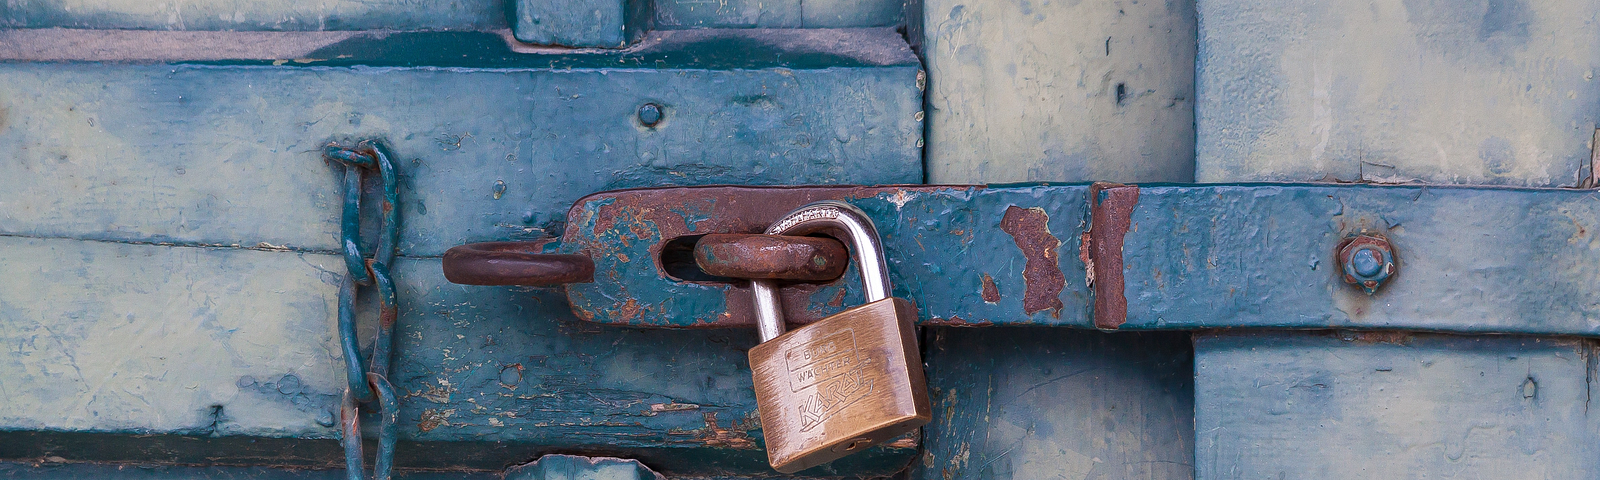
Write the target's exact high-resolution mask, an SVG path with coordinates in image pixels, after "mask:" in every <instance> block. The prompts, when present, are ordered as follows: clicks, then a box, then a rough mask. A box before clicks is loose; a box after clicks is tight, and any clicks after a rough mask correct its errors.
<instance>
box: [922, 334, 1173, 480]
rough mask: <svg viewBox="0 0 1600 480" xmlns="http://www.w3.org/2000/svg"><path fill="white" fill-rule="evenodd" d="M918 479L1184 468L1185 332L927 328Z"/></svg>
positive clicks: (1165, 479)
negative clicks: (926, 403) (926, 409)
mask: <svg viewBox="0 0 1600 480" xmlns="http://www.w3.org/2000/svg"><path fill="white" fill-rule="evenodd" d="M925 337H926V338H927V339H928V340H927V341H926V342H925V346H926V348H927V350H928V352H927V358H928V359H929V363H928V379H929V388H931V389H932V390H931V391H930V394H931V399H932V400H933V405H934V422H933V423H932V424H930V425H929V426H928V427H927V428H926V431H925V433H924V442H925V445H926V447H925V448H926V449H927V450H926V451H925V452H924V453H923V457H922V461H920V462H917V463H916V464H915V468H914V473H913V478H920V479H926V480H944V479H954V478H961V479H985V480H989V479H1017V480H1023V479H1044V478H1090V479H1102V478H1103V479H1119V478H1126V479H1136V478H1137V479H1151V480H1169V479H1173V480H1176V479H1190V478H1193V477H1194V452H1195V450H1194V442H1193V438H1194V417H1193V416H1192V415H1191V414H1192V413H1193V412H1194V409H1193V407H1194V404H1193V401H1194V383H1193V380H1194V377H1193V371H1194V370H1193V365H1192V362H1191V359H1192V358H1193V357H1192V352H1191V350H1190V343H1189V335H1188V334H1187V333H1172V332H1160V333H1113V334H1107V333H1100V332H1087V331H1082V330H1068V329H1039V328H990V329H981V330H975V329H963V328H950V327H933V328H929V329H928V330H927V335H926V336H925Z"/></svg>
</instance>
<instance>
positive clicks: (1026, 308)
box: [996, 205, 1067, 318]
mask: <svg viewBox="0 0 1600 480" xmlns="http://www.w3.org/2000/svg"><path fill="white" fill-rule="evenodd" d="M1000 230H1003V231H1005V232H1006V233H1008V234H1010V235H1011V238H1012V239H1013V240H1015V241H1016V242H1017V248H1019V249H1022V256H1023V258H1026V259H1027V263H1026V264H1024V265H1023V266H1022V283H1023V290H1022V311H1023V313H1026V314H1028V315H1033V314H1035V313H1039V312H1042V311H1045V310H1051V312H1050V315H1051V316H1053V317H1056V318H1061V309H1062V308H1063V305H1062V304H1061V290H1062V289H1064V288H1066V286H1067V277H1066V276H1065V275H1063V274H1062V273H1061V262H1060V261H1059V259H1058V258H1057V254H1056V250H1058V249H1060V248H1061V240H1060V239H1057V238H1056V236H1055V235H1052V234H1051V233H1050V215H1049V214H1046V213H1045V211H1044V209H1042V208H1038V207H1034V208H1022V207H1018V206H1016V205H1012V206H1010V207H1006V215H1005V217H1002V218H1001V219H1000ZM996 294H997V295H998V292H997V293H996Z"/></svg>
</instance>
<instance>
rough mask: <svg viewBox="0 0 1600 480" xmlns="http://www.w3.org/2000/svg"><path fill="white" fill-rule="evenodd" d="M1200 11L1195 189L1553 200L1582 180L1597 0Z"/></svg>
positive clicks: (1203, 3) (1236, 2) (1210, 0)
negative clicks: (1336, 186) (1551, 192)
mask: <svg viewBox="0 0 1600 480" xmlns="http://www.w3.org/2000/svg"><path fill="white" fill-rule="evenodd" d="M1195 5H1196V7H1197V10H1198V12H1199V55H1198V57H1197V60H1196V74H1195V82H1196V88H1195V90H1196V93H1197V95H1198V98H1197V101H1196V103H1195V128H1196V137H1197V142H1196V152H1197V157H1198V159H1197V162H1196V167H1195V170H1196V177H1197V178H1198V180H1199V181H1202V182H1241V181H1321V180H1324V179H1328V178H1335V179H1340V180H1346V181H1354V180H1363V181H1379V182H1397V181H1400V182H1403V181H1421V182H1428V183H1451V184H1496V185H1526V186H1562V185H1575V184H1577V182H1578V180H1579V176H1580V172H1582V171H1585V170H1588V165H1587V164H1588V162H1589V158H1590V153H1591V150H1592V148H1593V145H1592V144H1591V141H1592V139H1593V136H1594V130H1595V127H1596V118H1595V114H1594V112H1595V106H1596V105H1597V104H1600V83H1596V82H1595V81H1594V76H1595V72H1596V69H1597V68H1600V37H1597V36H1596V35H1594V26H1595V24H1596V23H1597V22H1600V16H1597V13H1596V12H1600V8H1596V7H1597V6H1600V4H1597V3H1596V2H1594V1H1593V0H1556V1H1537V2H1534V1H1523V0H1507V1H1499V0H1496V1H1478V2H1469V3H1465V4H1463V3H1459V2H1435V1H1415V0H1379V1H1375V2H1368V1H1333V2H1328V1H1323V0H1290V1H1284V2H1256V1H1251V0H1198V1H1196V2H1195ZM1585 173H1587V172H1585Z"/></svg>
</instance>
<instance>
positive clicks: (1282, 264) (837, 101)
mask: <svg viewBox="0 0 1600 480" xmlns="http://www.w3.org/2000/svg"><path fill="white" fill-rule="evenodd" d="M1313 3H1316V2H1299V3H1294V2H1291V3H1289V4H1273V5H1258V4H1252V3H1250V2H1231V1H1229V0H1198V1H1194V2H1188V1H1183V0H1174V1H1167V2H1144V3H1138V2H1131V3H1130V2H1115V1H1097V2H1043V3H1041V2H1028V1H982V2H976V3H974V2H951V1H920V2H899V1H880V0H873V1H867V2H832V3H830V2H756V1H740V0H736V1H725V2H712V3H707V2H694V1H684V0H656V1H647V0H607V1H599V0H571V1H561V2H533V1H514V2H513V1H507V2H501V1H491V0H475V1H463V2H449V3H442V4H438V5H425V6H424V5H415V4H412V3H409V2H389V1H380V2H330V3H319V4H316V5H309V4H301V3H296V2H266V3H257V4H251V5H236V4H233V3H221V2H214V1H211V0H190V1H184V2H174V3H165V4H157V5H146V4H143V3H139V2H132V3H120V2H112V3H98V4H87V3H82V2H72V1H33V2H20V3H19V2H12V3H10V4H8V5H6V6H3V7H0V25H4V26H6V27H9V29H7V30H0V39H3V40H0V58H4V59H5V61H4V62H3V63H0V158H3V159H6V160H4V162H3V165H6V167H4V169H3V171H4V172H5V173H7V174H6V175H0V271H3V272H5V275H4V277H5V280H4V281H3V282H0V344H3V345H6V347H5V348H4V349H3V350H0V352H3V353H0V358H3V359H4V361H0V397H4V401H3V402H0V459H3V460H4V461H5V463H0V472H4V473H5V474H6V475H10V476H17V477H27V478H36V477H44V478H50V477H84V476H97V477H100V476H103V477H118V478H120V477H151V478H172V477H192V476H206V477H213V476H223V477H246V478H284V477H295V478H299V477H319V478H320V477H327V478H335V477H340V476H343V475H344V474H345V472H343V471H342V470H340V468H342V467H343V466H344V459H343V458H342V454H343V450H342V449H341V448H340V446H339V440H338V439H339V438H340V437H341V434H340V431H339V414H340V412H339V406H340V402H341V392H342V390H343V389H344V386H345V380H344V378H345V372H344V370H343V369H344V364H343V360H342V358H343V354H342V353H341V352H340V346H339V338H340V337H339V335H340V333H339V330H338V327H337V322H336V317H337V316H338V311H339V284H340V283H342V282H343V275H344V272H345V271H346V266H345V263H344V261H343V260H342V259H341V258H340V256H339V252H340V250H341V248H343V245H341V244H340V241H339V231H340V209H341V203H342V202H341V197H342V195H343V193H342V191H341V188H342V185H341V181H340V180H341V178H342V177H341V176H342V175H343V174H344V170H343V168H342V167H341V166H339V165H338V164H337V163H333V162H330V161H328V160H327V159H325V158H324V147H326V146H328V145H330V144H332V145H341V146H350V145H355V144H357V143H358V142H378V143H380V144H382V145H385V146H386V147H387V149H388V150H389V151H390V152H391V155H392V156H393V159H394V160H395V168H394V169H395V171H396V173H397V174H398V178H397V187H398V189H399V192H400V193H399V197H398V201H397V202H395V204H394V205H393V206H394V208H395V210H396V211H397V212H398V219H399V226H400V230H399V235H398V239H399V241H398V248H397V251H398V258H397V259H396V260H395V261H394V264H393V265H391V267H392V271H393V276H394V280H395V290H396V299H397V302H398V303H397V313H398V320H397V323H396V324H397V327H396V328H397V330H396V334H395V339H396V343H395V345H396V347H395V348H396V350H395V353H394V359H393V366H392V369H393V370H392V372H391V373H390V375H389V376H388V377H389V380H390V381H391V382H392V383H393V384H394V385H395V387H396V391H397V393H398V396H399V398H398V409H399V410H398V419H399V422H398V427H399V428H398V429H397V435H398V440H399V443H398V448H397V451H396V452H395V455H394V459H395V462H396V463H395V464H396V467H397V473H398V476H401V477H406V478H480V477H481V478H502V477H503V478H569V477H565V476H562V475H568V476H573V475H591V476H603V477H604V478H651V477H653V476H654V475H656V474H657V473H659V474H664V475H666V476H669V477H674V478H676V477H685V478H710V477H714V478H747V477H766V476H773V475H776V473H775V472H773V471H771V470H770V468H768V466H767V465H766V463H765V454H764V453H763V450H762V446H763V444H762V436H761V433H762V432H761V429H760V425H759V422H758V420H757V419H758V417H757V416H756V415H755V405H754V397H753V394H752V392H751V386H750V385H751V382H750V372H749V369H748V366H747V365H746V363H745V351H746V350H747V349H748V348H749V347H750V346H752V345H754V344H755V342H756V335H755V331H754V329H753V328H690V329H684V328H683V327H700V326H706V325H702V324H719V323H727V324H736V323H738V321H735V320H738V319H739V317H738V314H737V308H736V306H735V305H733V303H734V302H736V300H735V296H736V295H737V294H740V293H739V291H738V290H737V288H738V287H735V286H731V285H734V284H732V283H725V284H719V283H717V282H704V281H699V280H703V279H685V278H678V277H675V276H674V275H692V274H693V271H692V269H691V270H673V271H668V270H667V268H668V267H659V268H658V265H666V264H665V263H662V262H665V261H664V260H661V259H662V258H664V257H662V256H661V253H660V248H661V247H660V245H659V243H662V242H666V241H668V240H672V239H673V238H683V239H688V240H685V241H689V242H691V245H689V246H691V247H692V239H693V238H698V236H699V235H703V234H708V233H727V232H732V231H740V232H744V230H740V229H745V230H747V229H748V227H749V226H748V225H742V226H739V227H738V228H735V226H734V225H736V224H737V221H743V222H746V223H749V222H754V221H755V220H754V218H755V215H756V213H746V214H739V215H735V214H730V213H728V212H730V211H734V210H730V209H729V207H728V205H730V201H729V200H727V199H730V198H738V199H742V200H740V201H743V202H747V203H760V202H763V201H765V202H769V203H770V205H767V207H768V208H769V209H773V208H778V207H777V206H776V205H779V204H780V203H781V202H784V201H791V200H794V199H797V198H799V197H800V196H804V195H813V194H815V195H847V196H850V197H849V198H852V199H853V200H852V202H854V203H856V204H857V205H858V206H861V207H862V208H864V209H866V210H867V211H868V212H869V213H871V214H872V215H873V216H874V219H875V221H878V222H879V223H880V224H882V225H884V231H885V235H886V237H889V239H890V240H889V243H890V248H889V252H890V255H891V257H894V256H897V255H898V257H899V258H898V261H899V266H897V267H896V268H895V269H893V270H892V271H893V273H895V274H896V276H897V278H895V282H896V286H897V289H898V290H897V292H901V293H903V294H904V296H908V297H909V298H910V299H911V300H913V301H914V302H917V303H919V306H920V307H921V308H922V311H923V314H924V318H923V324H924V328H923V334H922V342H923V343H922V345H923V350H924V351H923V358H924V359H925V364H926V365H925V367H926V373H927V376H928V381H929V386H930V392H929V393H930V395H931V398H932V399H933V404H934V412H935V420H934V422H933V423H931V424H930V425H928V426H927V427H926V428H925V429H924V430H923V431H922V432H921V434H920V435H914V436H909V437H906V438H903V439H902V440H900V441H896V442H893V443H890V444H887V445H883V446H879V447H874V448H872V449H870V450H869V451H867V452H864V453H861V454H857V455H854V456H851V457H847V458H846V459H844V460H840V461H838V462H834V463H833V464H829V465H825V466H822V467H817V468H815V469H812V470H808V471H805V472H802V473H801V475H802V476H807V477H867V478H872V477H896V478H925V479H953V478H1017V479H1025V478H1197V477H1198V478H1205V479H1232V478H1434V477H1445V478H1455V477H1470V478H1591V477H1595V476H1596V475H1597V474H1596V473H1595V472H1597V471H1600V469H1597V468H1596V467H1595V466H1594V465H1592V463H1593V462H1594V460H1593V459H1594V458H1596V456H1595V455H1594V453H1595V452H1594V447H1593V446H1592V445H1593V444H1594V442H1592V441H1588V440H1592V439H1593V437H1594V436H1595V432H1596V431H1597V430H1596V428H1595V427H1596V424H1595V422H1594V420H1592V419H1591V418H1590V417H1589V415H1588V413H1587V406H1588V403H1589V395H1588V392H1589V391H1590V390H1591V389H1592V387H1593V382H1595V380H1594V375H1593V374H1592V372H1593V370H1594V366H1593V365H1594V361H1595V360H1593V359H1594V358H1595V356H1594V355H1592V353H1593V350H1594V344H1593V341H1592V340H1589V337H1592V336H1594V335H1595V334H1596V331H1595V330H1596V326H1595V324H1593V320H1592V319H1593V318H1597V317H1600V311H1597V310H1600V307H1596V305H1600V301H1596V300H1597V299H1595V298H1593V297H1594V295H1593V294H1591V293H1588V292H1589V289H1588V288H1587V287H1588V286H1589V285H1592V284H1593V283H1592V282H1591V280H1593V279H1592V278H1590V277H1591V276H1592V274H1591V273H1589V272H1590V271H1592V269H1589V268H1587V266H1588V265H1589V264H1590V263H1591V262H1592V260H1594V259H1592V258H1590V257H1591V256H1592V255H1593V254H1594V253H1593V252H1594V251H1595V250H1594V249H1593V248H1592V245H1593V244H1594V240H1593V239H1592V238H1591V237H1590V235H1589V232H1590V231H1591V230H1592V226H1593V225H1591V220H1590V219H1592V218H1595V217H1594V215H1592V214H1593V213H1595V212H1594V211H1593V209H1594V207H1592V206H1591V205H1592V204H1593V199H1592V198H1591V194H1592V191H1591V190H1579V189H1569V188H1565V187H1581V188H1592V187H1594V186H1596V183H1595V182H1594V181H1593V178H1595V174H1594V173H1593V172H1594V169H1593V168H1592V161H1591V158H1592V154H1593V151H1594V138H1595V132H1596V124H1595V117H1594V115H1595V112H1596V111H1597V109H1596V107H1597V106H1596V99H1597V98H1600V88H1596V86H1595V84H1594V82H1593V76H1594V75H1593V72H1594V69H1595V67H1596V65H1595V64H1596V63H1600V57H1597V56H1596V55H1595V52H1596V51H1597V48H1600V38H1597V35H1596V34H1595V33H1594V29H1593V28H1592V26H1593V24H1594V22H1595V19H1594V14H1592V13H1581V12H1594V11H1596V9H1594V8H1586V7H1592V5H1588V4H1587V3H1584V2H1580V1H1571V2H1557V3H1549V4H1539V5H1534V4H1527V3H1517V2H1509V3H1508V2H1502V1H1487V2H1482V3H1475V4H1471V5H1465V6H1462V5H1455V4H1451V5H1442V4H1441V5H1428V4H1422V3H1417V2H1409V1H1408V2H1398V1H1381V2H1377V3H1372V4H1360V5H1357V4H1348V5H1346V4H1329V5H1325V4H1320V3H1318V4H1313ZM1196 180H1198V181H1200V182H1208V183H1225V185H1195V186H1188V185H1167V184H1166V182H1178V183H1188V182H1194V181H1196ZM1006 182H1122V183H1123V184H1127V185H1120V184H1095V185H1092V186H1091V185H1088V184H1050V185H1042V184H1025V185H1009V186H993V187H989V188H976V187H911V186H905V187H879V188H875V189H873V188H869V189H864V190H851V193H848V194H844V193H826V192H824V191H826V189H811V190H788V191H789V192H790V193H788V194H785V195H790V196H791V197H793V198H790V199H788V200H777V199H778V198H779V197H781V196H782V195H779V194H776V193H773V192H772V191H764V190H758V189H750V190H749V191H739V192H733V193H728V192H726V191H723V190H715V189H687V188H686V189H665V190H644V191H639V192H642V193H629V192H621V193H618V192H616V191H618V190H623V189H629V188H635V187H663V186H684V187H687V186H694V185H745V186H765V185H897V184H899V185H904V184H921V183H928V184H945V185H977V184H1001V183H1006ZM1230 182H1231V183H1230ZM1238 182H1280V183H1274V184H1270V185H1259V184H1239V183H1238ZM1292 182H1315V183H1292ZM1352 184H1362V185H1352ZM1389 184H1398V185H1389ZM1445 184H1450V185H1476V186H1485V185H1487V186H1497V187H1516V188H1502V189H1492V188H1465V189H1451V188H1437V187H1438V186H1441V185H1445ZM367 188H369V189H370V188H373V187H372V186H371V185H370V184H369V185H368V187H367ZM1541 188H1547V189H1541ZM734 190H738V189H734ZM601 192H604V193H601ZM795 192H802V193H795ZM805 192H813V193H805ZM814 192H824V193H814ZM597 193H598V194H597ZM592 194H597V195H592ZM629 195H634V196H633V197H630V196H629ZM641 198H642V199H643V200H638V199H641ZM719 199H720V200H719ZM630 202H631V203H630ZM719 202H720V203H719ZM586 208H587V209H588V210H584V209H586ZM569 209H572V210H571V211H572V212H579V213H582V212H588V215H589V216H588V217H583V216H572V215H569ZM735 210H736V209H735ZM757 210H760V209H756V210H752V211H751V212H756V211H757ZM376 212H377V209H376V208H374V207H371V206H369V207H367V216H369V217H370V216H374V215H375V214H376ZM769 213H770V212H769ZM779 213H781V212H779ZM585 218H587V219H588V221H583V219H585ZM574 219H578V220H577V221H575V220H574ZM1102 222H1109V223H1102ZM364 228H365V229H366V232H365V233H366V235H365V236H366V237H367V238H368V239H369V240H370V238H371V237H373V236H374V235H375V232H374V231H373V229H374V228H375V225H374V224H371V223H368V224H365V225H364ZM669 231H670V232H671V234H670V235H669V234H667V232H669ZM1112 232H1115V233H1114V234H1113V233H1112ZM744 233H748V232H744ZM1356 234H1371V235H1375V236H1381V237H1383V238H1384V241H1385V242H1391V243H1392V247H1393V255H1394V257H1395V258H1396V259H1397V261H1396V262H1391V263H1397V265H1398V272H1397V273H1396V274H1395V275H1394V277H1393V278H1392V279H1389V280H1387V281H1386V283H1385V284H1384V285H1383V286H1382V287H1381V288H1377V289H1376V291H1375V292H1372V293H1370V294H1369V293H1368V292H1364V291H1362V290H1361V289H1360V288H1359V287H1357V286H1353V285H1345V284H1344V283H1343V282H1341V281H1340V274H1339V271H1340V270H1341V269H1342V268H1343V267H1344V266H1343V265H1341V263H1342V262H1341V258H1340V248H1339V246H1340V245H1341V242H1342V241H1345V240H1347V239H1348V237H1349V236H1353V235H1356ZM1107 235H1110V236H1107ZM553 238H560V239H561V240H560V241H552V242H548V243H545V244H543V245H541V246H540V247H538V248H541V249H544V250H545V251H548V252H551V253H555V252H567V253H572V252H575V251H577V250H574V249H577V248H578V246H577V245H579V243H578V242H580V241H585V242H590V243H587V244H584V245H587V247H584V248H590V250H586V251H587V252H593V251H595V249H604V250H605V252H606V253H605V255H602V256H599V258H601V259H602V260H603V262H602V263H601V264H600V265H599V268H597V270H596V281H595V282H593V283H590V284H583V285H581V286H569V287H470V286H462V285H455V284H451V283H449V282H448V281H446V279H445V278H444V277H443V275H442V274H441V271H440V264H441V258H440V257H441V255H443V254H444V252H445V251H446V249H448V248H450V247H452V246H455V245H460V244H465V243H472V242H483V241H507V240H514V241H544V240H541V239H553ZM646 240H648V241H646ZM651 242H657V243H651ZM913 245H914V246H915V247H913ZM683 247H684V245H683V244H678V245H676V246H675V247H673V248H679V249H681V248H683ZM366 248H368V249H369V251H370V248H371V247H370V246H368V247H366ZM652 249H655V250H652ZM891 260H896V259H894V258H892V259H891ZM607 262H609V263H607ZM684 265H686V264H678V265H677V267H684ZM677 267H672V268H677ZM684 268H688V267H684ZM846 277H847V279H846V280H843V281H835V282H833V283H826V284H822V285H817V286H811V287H805V288H807V289H809V290H805V291H804V292H801V293H797V294H795V296H794V297H793V298H795V299H796V302H795V303H794V304H793V305H789V308H795V309H798V310H797V312H798V313H799V314H800V316H801V317H804V316H805V315H812V316H816V315H820V314H826V313H829V312H832V311H837V310H838V309H839V308H840V307H841V305H847V304H849V303H850V302H854V301H856V300H859V299H860V294H859V291H857V290H856V289H854V288H853V287H851V286H850V285H849V284H850V282H851V281H850V280H848V277H849V275H846ZM652 282H654V283H652ZM730 292H731V293H730ZM374 297H375V295H374V294H373V293H372V292H371V291H368V290H366V289H363V290H362V293H361V294H360V295H359V296H358V298H357V309H358V311H359V312H361V313H360V314H359V315H358V317H357V321H358V322H357V323H359V324H360V325H363V326H364V328H363V330H362V331H361V332H360V337H361V338H364V339H370V338H371V337H372V331H371V330H373V328H372V327H371V326H372V325H376V324H377V323H378V322H379V318H378V316H379V315H378V314H377V313H376V311H377V303H378V300H377V299H376V298H374ZM1113 299H1118V300H1113ZM730 312H732V313H730ZM711 326H716V325H711ZM659 327H672V328H659ZM1430 332H1431V333H1430ZM363 342H364V343H363V344H362V345H361V348H362V350H361V351H362V355H363V356H364V355H366V354H368V352H369V351H370V349H371V346H370V340H364V341H363ZM363 422H364V423H365V424H367V425H369V427H368V428H369V433H368V437H369V438H371V437H372V436H373V435H374V434H375V432H373V431H370V430H371V427H370V425H375V424H376V420H375V417H371V416H368V417H366V418H365V419H364V420H363ZM371 450H372V448H368V451H369V453H370V452H371ZM567 455H577V456H567ZM580 456H581V457H580ZM583 457H617V458H620V459H626V460H615V459H608V460H600V461H591V460H589V459H585V458H583ZM530 462H535V463H530ZM368 466H369V467H370V466H371V461H370V460H369V461H368ZM573 478H577V477H573ZM584 478H587V477H584Z"/></svg>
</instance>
